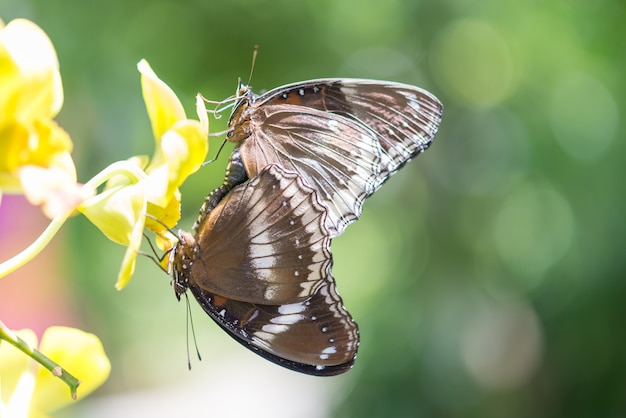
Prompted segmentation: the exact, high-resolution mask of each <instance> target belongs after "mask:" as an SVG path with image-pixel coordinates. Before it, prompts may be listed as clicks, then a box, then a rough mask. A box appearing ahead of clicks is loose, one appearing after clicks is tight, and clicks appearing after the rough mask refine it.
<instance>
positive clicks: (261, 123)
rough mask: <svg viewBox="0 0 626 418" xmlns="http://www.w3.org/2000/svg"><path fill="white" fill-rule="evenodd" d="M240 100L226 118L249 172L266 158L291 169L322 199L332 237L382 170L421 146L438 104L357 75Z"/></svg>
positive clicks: (381, 178) (428, 138)
mask: <svg viewBox="0 0 626 418" xmlns="http://www.w3.org/2000/svg"><path fill="white" fill-rule="evenodd" d="M247 100H248V101H247V102H242V104H240V106H239V107H238V108H237V109H236V110H235V112H234V113H233V116H232V117H231V121H230V126H231V128H232V129H233V130H234V132H236V134H235V135H234V137H233V138H231V140H233V141H241V145H240V149H239V151H240V153H241V159H242V161H243V163H244V166H245V168H246V170H247V172H248V174H249V176H250V177H251V176H253V175H255V173H258V172H259V170H261V169H262V168H263V167H264V166H265V165H266V164H278V165H280V166H282V167H286V168H288V169H289V170H295V171H296V172H298V173H299V174H300V175H301V176H302V177H303V178H304V179H305V180H306V182H307V183H309V184H310V185H311V186H312V187H313V188H314V189H316V190H317V191H318V192H319V194H320V200H321V202H322V204H324V205H325V206H326V207H328V210H329V215H328V218H327V227H328V229H329V231H330V233H331V236H333V237H334V236H337V235H339V234H341V233H342V232H343V231H344V230H345V228H346V226H347V225H348V224H350V223H351V222H354V221H355V220H356V219H358V217H359V216H360V215H361V211H362V206H363V202H364V200H365V199H366V198H367V197H368V196H370V195H371V194H372V193H374V192H375V191H376V190H377V189H378V188H379V187H380V186H381V185H382V184H383V183H384V182H385V181H386V180H387V179H388V178H389V176H391V175H392V174H393V173H395V172H396V171H397V170H399V169H400V168H401V167H402V166H403V165H404V164H405V163H406V162H407V161H409V160H410V159H412V158H413V157H415V156H416V155H418V154H419V153H420V152H422V151H424V150H425V149H427V148H428V146H429V145H430V143H431V142H432V139H433V137H434V135H435V133H436V132H437V128H438V126H439V122H440V121H441V113H442V109H443V108H442V105H441V103H440V102H439V100H437V98H436V97H434V96H433V95H432V94H430V93H428V92H427V91H425V90H422V89H420V88H418V87H414V86H409V85H406V84H401V83H393V82H384V81H374V80H361V79H323V80H312V81H307V82H303V83H296V84H290V85H287V86H284V87H280V88H278V89H275V90H272V91H270V92H268V93H266V94H264V95H262V96H254V95H251V94H250V95H249V97H248V98H247ZM238 128H239V129H238Z"/></svg>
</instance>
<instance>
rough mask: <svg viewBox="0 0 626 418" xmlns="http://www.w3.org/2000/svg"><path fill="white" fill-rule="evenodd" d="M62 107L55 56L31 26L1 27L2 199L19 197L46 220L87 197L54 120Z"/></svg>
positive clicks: (63, 135) (20, 21)
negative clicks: (5, 195)
mask: <svg viewBox="0 0 626 418" xmlns="http://www.w3.org/2000/svg"><path fill="white" fill-rule="evenodd" d="M62 104H63V87H62V83H61V75H60V73H59V63H58V60H57V56H56V52H55V50H54V47H53V45H52V43H51V42H50V39H49V38H48V36H47V35H46V34H45V33H44V32H43V31H42V30H41V28H39V27H38V26H37V25H35V24H34V23H33V22H31V21H29V20H25V19H15V20H13V21H11V22H9V24H8V25H6V26H4V24H3V23H2V21H0V151H1V152H0V197H1V194H2V193H23V194H24V195H25V196H26V198H27V199H28V200H29V201H30V202H31V203H32V204H34V205H42V210H43V212H44V213H45V214H46V216H48V217H49V218H54V217H55V216H57V215H59V214H60V213H64V212H67V211H70V210H72V209H73V208H74V207H75V206H76V205H77V204H78V203H79V202H80V201H81V200H82V199H84V198H85V197H87V196H86V195H85V190H81V189H80V187H79V185H78V184H77V183H76V169H75V167H74V162H73V161H72V158H71V156H70V152H71V151H72V141H71V139H70V137H69V135H68V134H67V133H66V132H65V131H64V130H63V129H61V128H60V127H59V126H58V125H57V124H56V122H54V121H53V120H52V119H53V118H54V117H55V116H56V115H57V114H58V113H59V110H60V109H61V106H62Z"/></svg>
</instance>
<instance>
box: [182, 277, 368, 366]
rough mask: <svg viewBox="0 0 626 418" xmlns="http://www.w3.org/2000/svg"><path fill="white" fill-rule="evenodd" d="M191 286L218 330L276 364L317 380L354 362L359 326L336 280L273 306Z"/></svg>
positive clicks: (328, 281) (330, 279) (330, 280)
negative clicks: (298, 298) (300, 297)
mask: <svg viewBox="0 0 626 418" xmlns="http://www.w3.org/2000/svg"><path fill="white" fill-rule="evenodd" d="M189 288H190V290H191V292H192V293H193V295H194V296H195V297H196V299H197V300H198V302H199V303H200V305H201V306H202V308H203V309H204V310H205V312H207V313H208V314H209V316H211V318H213V320H215V322H217V323H218V324H219V325H220V327H222V328H223V329H224V330H226V331H227V332H228V333H229V334H230V335H231V336H233V337H234V338H235V339H236V340H237V341H238V342H239V343H241V344H242V345H244V346H245V347H247V348H248V349H250V350H252V351H253V352H255V353H256V354H258V355H260V356H262V357H264V358H266V359H268V360H270V361H272V362H274V363H276V364H279V365H281V366H283V367H286V368H288V369H291V370H295V371H297V372H301V373H306V374H311V375H316V376H333V375H337V374H341V373H344V372H346V371H348V370H349V369H350V368H351V367H352V365H353V364H354V360H355V358H356V353H357V349H358V346H359V331H358V327H357V324H356V323H355V322H354V320H353V319H352V317H351V316H350V314H349V313H348V311H347V310H346V309H345V308H344V307H343V302H342V300H341V298H340V297H339V295H338V294H337V292H336V290H335V285H334V281H333V279H332V277H329V280H327V281H325V282H324V283H323V285H322V286H320V287H319V288H318V289H317V291H316V292H315V293H314V294H313V295H312V296H311V297H310V298H309V299H307V300H305V301H301V302H296V303H290V304H284V305H273V306H270V305H261V304H252V303H247V302H239V301H234V300H230V299H226V298H223V297H221V296H216V295H214V294H211V293H209V292H206V291H205V290H203V289H202V288H200V287H198V286H196V285H194V284H190V286H189Z"/></svg>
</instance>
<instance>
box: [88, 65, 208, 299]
mask: <svg viewBox="0 0 626 418" xmlns="http://www.w3.org/2000/svg"><path fill="white" fill-rule="evenodd" d="M137 67H138V69H139V71H140V73H141V85H142V90H143V96H144V101H145V103H146V108H147V110H148V116H149V117H150V122H151V124H152V131H153V133H154V137H155V141H156V150H155V153H154V156H153V157H152V159H151V160H150V162H149V163H148V162H147V159H146V158H145V157H134V158H131V159H130V160H128V161H125V162H122V163H116V164H117V167H115V168H116V169H120V171H119V172H118V173H117V174H124V175H114V176H112V175H109V174H107V177H108V182H107V186H106V188H105V190H104V191H103V192H102V193H100V194H98V195H96V196H94V197H92V198H90V199H87V200H85V201H84V202H83V203H82V204H80V205H79V206H78V210H79V211H80V212H81V213H83V214H84V215H85V216H86V217H87V218H89V220H91V222H92V223H93V224H94V225H96V226H97V227H98V228H99V229H100V230H101V231H102V232H103V233H104V234H105V235H106V236H107V237H108V238H109V239H111V240H112V241H114V242H117V243H118V244H121V245H125V246H127V247H128V248H127V250H126V255H125V257H124V260H123V262H122V268H121V270H120V273H119V274H118V279H117V283H116V285H115V286H116V288H118V289H122V288H123V287H124V286H126V284H127V283H128V281H129V280H130V278H131V276H132V274H133V272H134V269H135V261H136V258H137V253H138V251H139V247H140V245H141V240H142V234H143V230H144V228H148V229H150V230H151V231H153V232H154V233H155V234H156V236H157V244H158V245H159V247H160V248H161V249H163V250H166V249H169V248H171V246H172V241H173V239H174V237H171V234H170V233H169V230H168V228H171V227H173V226H175V225H176V223H177V222H178V220H179V219H180V191H179V190H178V188H179V186H180V185H181V184H182V183H183V182H184V181H185V180H186V178H187V177H188V176H189V175H191V174H192V173H194V172H195V171H197V170H198V169H199V168H200V167H201V166H202V163H203V162H204V160H205V157H206V154H207V152H208V141H207V137H208V116H207V112H206V108H205V107H204V101H203V100H202V99H201V98H200V97H198V98H197V100H196V111H197V113H198V118H199V120H191V119H187V118H186V116H185V111H184V109H183V106H182V104H181V103H180V101H179V100H178V98H177V97H176V94H174V92H173V91H172V90H171V89H170V88H169V87H168V86H167V84H165V83H164V82H163V81H162V80H160V79H159V78H158V77H157V76H156V74H155V73H154V71H152V69H151V68H150V66H149V65H148V63H147V62H146V61H145V60H142V61H141V62H139V64H138V66H137ZM111 167H113V165H112V166H111ZM124 170H128V173H122V172H123V171H124ZM129 173H133V174H132V175H130V176H129ZM92 180H94V179H92ZM90 182H91V181H90ZM98 184H99V183H98ZM87 185H89V182H88V183H87V184H86V186H87ZM146 215H147V216H146Z"/></svg>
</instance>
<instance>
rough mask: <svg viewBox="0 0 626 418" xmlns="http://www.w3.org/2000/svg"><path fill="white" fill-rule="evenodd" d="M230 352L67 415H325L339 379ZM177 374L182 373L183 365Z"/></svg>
mask: <svg viewBox="0 0 626 418" xmlns="http://www.w3.org/2000/svg"><path fill="white" fill-rule="evenodd" d="M231 348H233V350H237V351H233V352H230V353H223V358H220V359H219V360H218V361H216V360H215V359H212V360H209V359H206V360H203V361H202V362H199V363H198V362H195V364H193V365H192V370H191V371H189V372H188V373H187V370H185V372H186V373H184V374H178V373H177V376H176V377H175V378H173V379H172V381H171V384H168V385H160V386H157V387H154V388H151V389H144V390H138V391H133V392H129V393H119V394H116V395H113V396H103V397H97V398H86V399H85V400H83V401H81V402H79V403H78V404H76V405H75V406H74V407H72V408H68V410H67V411H68V412H69V410H70V409H71V410H72V416H77V417H90V418H110V417H117V418H124V417H151V418H161V417H163V418H165V417H168V418H169V417H174V416H180V417H192V416H193V417H243V416H254V417H259V418H261V417H272V418H281V417H296V416H297V417H300V418H322V417H326V416H328V415H329V411H330V410H331V409H332V406H333V404H334V402H333V399H336V394H337V393H336V391H337V389H338V388H339V384H338V383H339V381H341V380H343V379H344V378H343V377H336V378H322V377H314V376H305V375H300V374H298V373H295V372H292V371H289V370H286V369H283V368H282V367H279V366H277V365H274V364H272V363H270V362H268V361H266V360H264V359H262V358H260V357H258V356H256V355H254V354H252V353H248V352H247V350H246V349H245V348H243V347H238V344H237V346H235V345H234V344H233V345H232V346H231ZM174 357H176V358H177V359H179V360H180V357H178V356H174ZM168 361H169V360H168ZM155 367H158V365H155ZM167 368H169V366H168V367H167ZM180 368H181V369H185V364H184V362H182V361H181V362H180Z"/></svg>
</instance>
